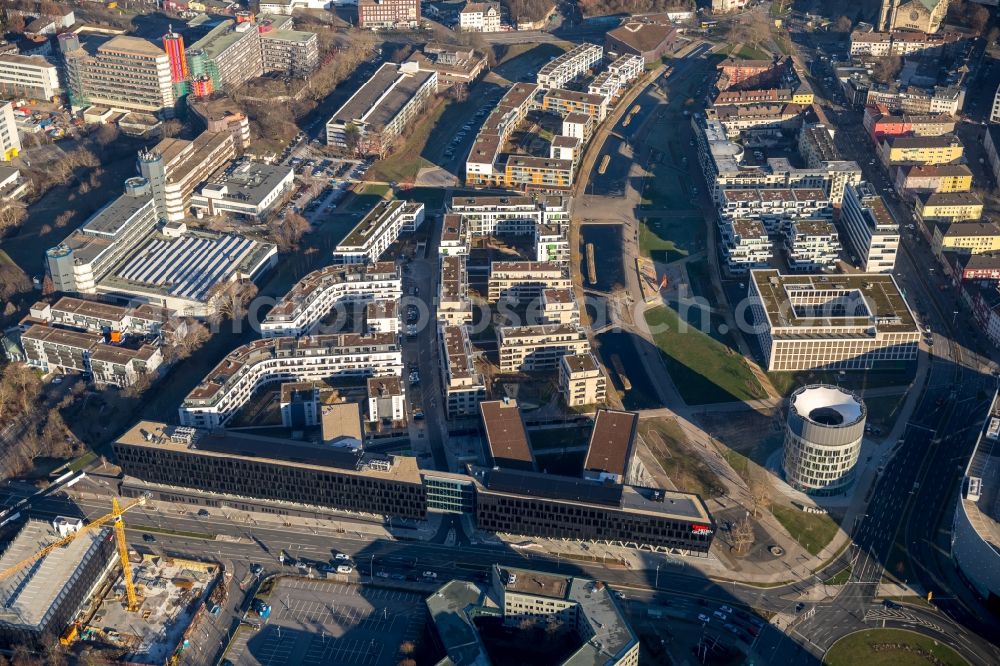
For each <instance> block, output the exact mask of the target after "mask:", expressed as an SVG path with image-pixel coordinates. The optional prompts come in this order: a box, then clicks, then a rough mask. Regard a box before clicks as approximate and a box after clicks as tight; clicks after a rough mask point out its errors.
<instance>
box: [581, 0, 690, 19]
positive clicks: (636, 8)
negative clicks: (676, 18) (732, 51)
mask: <svg viewBox="0 0 1000 666" xmlns="http://www.w3.org/2000/svg"><path fill="white" fill-rule="evenodd" d="M576 4H577V5H578V6H579V7H580V11H581V12H583V15H584V16H606V15H608V14H655V13H659V12H666V11H679V10H691V11H693V10H694V8H695V2H694V0H577V3H576Z"/></svg>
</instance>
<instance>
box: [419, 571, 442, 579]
mask: <svg viewBox="0 0 1000 666" xmlns="http://www.w3.org/2000/svg"><path fill="white" fill-rule="evenodd" d="M421 575H422V576H423V577H424V578H428V579H430V580H436V579H437V577H438V575H437V574H436V573H434V572H433V571H425V572H424V573H423V574H421Z"/></svg>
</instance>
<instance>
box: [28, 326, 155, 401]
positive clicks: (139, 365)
mask: <svg viewBox="0 0 1000 666" xmlns="http://www.w3.org/2000/svg"><path fill="white" fill-rule="evenodd" d="M21 346H22V347H23V348H24V355H25V358H26V359H27V362H28V364H29V365H32V366H34V367H36V368H39V369H41V370H42V372H46V373H48V372H69V373H72V372H89V373H92V375H93V378H94V383H95V384H97V385H99V386H102V385H106V384H111V385H114V386H119V387H122V388H124V387H126V386H131V385H132V383H133V382H134V381H135V380H136V379H137V378H138V377H139V376H140V375H144V374H146V375H148V374H152V373H153V372H154V371H155V370H156V368H158V367H159V366H160V363H161V362H162V361H163V356H162V354H161V353H160V350H159V349H158V348H156V347H153V346H152V345H142V346H141V347H139V348H138V349H130V348H127V347H118V346H114V345H108V344H105V343H104V336H103V335H102V334H100V333H88V332H83V331H71V330H68V329H62V328H53V327H51V326H42V325H38V324H34V325H32V326H30V327H29V328H28V330H26V331H24V332H23V333H22V334H21Z"/></svg>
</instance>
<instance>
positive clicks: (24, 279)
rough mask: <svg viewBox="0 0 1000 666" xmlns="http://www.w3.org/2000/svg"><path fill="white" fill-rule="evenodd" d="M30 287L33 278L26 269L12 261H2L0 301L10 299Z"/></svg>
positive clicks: (0, 268)
mask: <svg viewBox="0 0 1000 666" xmlns="http://www.w3.org/2000/svg"><path fill="white" fill-rule="evenodd" d="M30 289H31V280H29V279H28V276H27V274H26V273H25V272H24V271H22V270H21V269H20V268H18V267H17V266H15V265H14V264H12V263H11V264H9V263H0V301H9V300H10V299H12V298H13V297H14V296H15V295H17V294H20V293H23V292H26V291H28V290H30Z"/></svg>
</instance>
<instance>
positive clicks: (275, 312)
mask: <svg viewBox="0 0 1000 666" xmlns="http://www.w3.org/2000/svg"><path fill="white" fill-rule="evenodd" d="M402 295H403V286H402V280H401V278H400V275H399V269H398V268H397V267H396V265H395V264H394V263H393V262H391V261H384V262H377V263H374V264H353V265H347V266H327V267H325V268H321V269H319V270H315V271H313V272H311V273H309V274H308V275H306V276H305V277H303V278H302V279H301V280H299V281H298V282H296V283H295V286H294V287H292V288H291V289H290V290H289V291H288V293H287V294H285V295H284V296H282V297H281V300H279V301H278V302H277V303H276V304H275V305H274V307H273V308H271V310H270V312H268V313H267V316H266V317H265V318H264V321H263V323H261V326H260V334H261V335H262V336H263V337H265V338H271V337H280V336H294V337H298V336H301V335H307V334H309V333H310V332H311V331H312V330H313V328H314V327H315V326H316V325H317V324H319V322H320V321H322V319H323V318H324V317H326V316H327V315H328V314H329V313H330V312H331V311H332V310H333V309H334V308H335V307H338V305H339V304H351V303H369V302H371V301H396V300H399V298H400V297H401V296H402Z"/></svg>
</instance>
